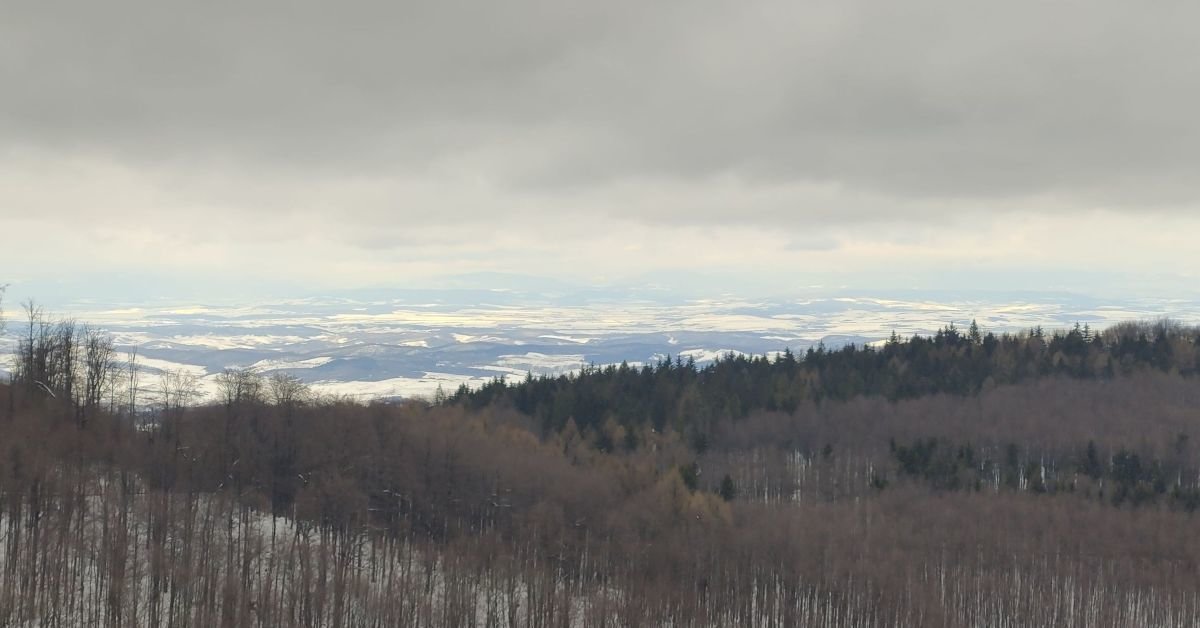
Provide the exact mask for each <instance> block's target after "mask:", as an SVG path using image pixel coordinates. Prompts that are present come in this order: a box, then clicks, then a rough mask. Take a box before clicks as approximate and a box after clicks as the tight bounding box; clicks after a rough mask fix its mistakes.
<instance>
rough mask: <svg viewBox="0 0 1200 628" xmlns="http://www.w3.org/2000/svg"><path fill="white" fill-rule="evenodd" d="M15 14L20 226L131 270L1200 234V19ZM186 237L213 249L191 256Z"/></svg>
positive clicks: (408, 12) (12, 168)
mask: <svg viewBox="0 0 1200 628" xmlns="http://www.w3.org/2000/svg"><path fill="white" fill-rule="evenodd" d="M0 14H2V15H3V18H2V19H0V170H5V169H7V170H8V171H9V176H8V178H6V177H5V176H4V173H3V172H0V183H3V184H7V185H8V186H9V189H8V191H3V190H0V218H5V219H6V220H8V221H11V220H13V219H14V218H15V217H16V216H17V215H18V214H21V215H22V216H23V219H25V220H62V221H65V222H69V223H70V224H71V225H72V228H76V227H80V228H83V229H87V228H91V229H92V230H93V231H96V232H103V231H104V229H110V231H108V232H104V234H105V235H104V237H107V238H111V239H114V241H117V242H119V243H120V244H119V245H118V244H114V245H113V248H114V250H117V249H119V247H120V246H144V247H145V248H146V251H149V252H153V251H155V250H156V249H155V247H159V248H160V249H163V250H168V249H170V250H171V252H172V253H175V254H178V255H179V256H180V259H181V260H183V261H181V262H180V263H186V262H187V261H189V260H192V259H195V258H196V257H198V256H203V255H208V256H210V257H211V256H220V255H223V253H222V247H232V246H234V244H230V242H232V241H234V240H238V239H239V238H240V240H242V241H243V243H244V242H246V241H254V242H264V241H274V242H277V243H283V244H296V245H299V244H304V245H306V246H309V247H310V248H312V249H314V250H321V242H322V241H325V242H332V243H333V245H331V246H330V247H327V248H329V249H330V250H339V251H340V250H342V249H343V248H351V249H359V250H361V251H363V252H364V255H372V254H378V253H379V252H387V251H390V252H391V253H390V254H392V255H394V256H395V257H397V258H404V259H418V258H419V259H424V260H426V261H427V262H430V263H433V261H434V260H435V257H436V253H435V252H431V250H432V249H441V250H450V251H453V255H456V256H458V258H459V259H474V258H478V257H480V256H481V255H488V254H492V255H496V256H501V255H503V252H504V251H506V250H508V251H511V250H515V249H516V248H519V247H522V246H531V244H530V243H531V242H532V241H537V242H534V244H536V245H537V246H538V247H540V250H542V251H543V252H547V254H551V253H553V252H554V250H555V247H556V246H560V247H566V246H574V245H568V244H561V245H560V241H561V242H563V243H566V242H575V243H578V242H580V241H583V240H586V239H588V238H589V237H590V235H591V234H598V233H600V232H602V231H604V230H605V229H609V230H613V229H628V228H629V225H631V224H640V225H644V226H646V227H647V228H649V229H661V228H663V226H664V225H680V226H684V227H695V228H696V229H701V230H703V229H708V228H714V227H717V228H729V227H731V226H734V225H737V226H743V227H757V228H759V229H763V230H767V231H768V232H769V231H771V230H776V229H782V230H784V231H786V233H781V234H778V238H777V240H778V242H777V246H778V248H779V250H781V251H785V252H787V251H790V252H794V253H797V254H808V253H811V254H814V255H816V254H824V253H828V254H830V255H834V254H837V252H838V251H844V250H851V249H850V248H848V242H850V241H851V240H853V239H854V237H857V235H858V234H862V233H878V232H880V231H881V230H884V229H886V230H887V231H886V239H887V240H888V241H889V242H892V243H898V245H902V244H905V243H906V242H923V241H929V242H931V244H929V245H928V247H929V248H934V247H936V246H937V242H938V240H936V238H935V236H931V235H929V233H932V232H935V231H936V233H938V234H941V235H940V236H936V237H944V238H949V239H952V240H953V239H961V238H959V237H958V235H953V234H952V235H946V233H950V232H945V233H944V232H943V231H944V229H946V228H948V226H950V227H953V226H954V225H958V227H955V228H957V229H959V231H958V232H954V233H956V234H965V233H969V231H968V230H969V229H971V228H972V227H971V225H972V224H973V223H972V222H971V221H972V220H974V219H975V218H977V217H979V216H992V217H994V216H997V215H1006V216H1007V215H1015V214H1014V212H1024V214H1029V213H1032V214H1033V215H1042V216H1051V215H1053V216H1056V217H1061V216H1064V215H1072V214H1079V215H1084V212H1089V211H1092V210H1097V209H1103V210H1107V212H1106V213H1105V214H1104V216H1108V217H1110V218H1111V221H1110V222H1111V224H1112V225H1118V224H1120V225H1124V224H1127V223H1126V222H1123V220H1124V219H1118V218H1112V216H1121V215H1122V214H1124V215H1126V216H1128V215H1133V214H1136V213H1138V212H1143V211H1146V210H1156V211H1160V212H1162V214H1163V215H1167V213H1168V212H1173V214H1172V215H1173V218H1171V219H1172V220H1177V221H1183V222H1186V221H1187V220H1190V218H1188V216H1189V215H1190V216H1194V215H1196V204H1197V201H1198V200H1200V198H1198V195H1200V188H1197V187H1196V186H1195V185H1194V180H1195V177H1196V175H1197V174H1198V172H1200V124H1197V123H1196V120H1195V112H1196V111H1197V110H1200V40H1198V39H1197V38H1196V37H1195V36H1194V32H1193V31H1194V26H1193V25H1194V24H1195V23H1197V21H1198V19H1200V5H1197V4H1196V3H1188V2H1176V1H1174V0H1166V1H1165V2H1161V3H1158V4H1156V5H1155V6H1154V7H1153V9H1151V8H1148V7H1145V6H1144V5H1139V4H1137V3H1133V2H1121V1H1116V0H1096V1H1093V2H1077V1H1068V0H1058V1H1044V0H1038V1H1035V0H1014V1H1011V2H985V1H983V0H954V1H952V0H912V1H909V2H902V3H901V2H877V1H871V0H836V1H835V0H812V1H806V2H795V1H791V0H788V1H783V0H747V1H746V2H718V1H715V0H690V1H686V2H685V1H683V0H664V1H662V2H650V3H646V2H634V1H632V0H609V1H607V2H542V1H539V0H512V1H510V2H503V3H497V2H464V1H461V0H447V1H441V2H420V3H415V2H399V1H394V2H364V1H350V2H339V3H330V2H315V1H311V0H292V1H288V2H283V1H253V2H221V1H218V2H208V3H176V2H164V1H161V0H159V1H149V0H111V1H109V2H55V1H53V0H42V1H38V2H32V1H24V0H7V1H4V2H3V5H2V9H0ZM0 187H3V186H0ZM14 190H15V191H14ZM31 214H32V218H31V216H30V215H31ZM100 215H103V216H104V217H103V218H97V216H100ZM282 215H287V216H288V220H287V221H281V220H279V217H280V216H282ZM1088 215H1091V214H1088ZM581 217H586V221H584V222H582V223H580V224H574V223H579V222H580V218H581ZM1181 217H1182V218H1181ZM1106 220H1108V218H1106ZM1105 224H1106V225H1107V224H1109V223H1105ZM1181 224H1182V223H1181ZM130 225H138V226H139V228H140V229H142V230H143V231H144V233H143V232H136V233H133V234H132V235H131V234H130V231H129V229H127V227H129V226H130ZM1110 226H1111V225H1110ZM123 227H124V228H126V229H124V230H122V228H123ZM1106 228H1109V227H1106ZM504 229H508V231H507V232H505V231H504ZM872 229H873V230H874V231H872ZM931 230H933V231H931ZM938 230H943V231H938ZM520 231H524V232H528V237H527V238H526V239H525V240H522V239H521V237H520V233H517V232H520ZM951 231H953V230H951ZM620 235H621V234H620V233H618V234H617V235H616V236H613V237H614V238H615V241H617V242H620V241H621V238H620ZM743 236H744V237H743V240H744V241H751V240H753V239H754V237H755V236H753V235H745V234H743ZM78 237H80V238H84V237H85V235H79V236H78ZM606 237H607V236H606ZM704 237H707V238H710V240H711V241H712V242H717V241H720V240H721V239H722V235H721V234H713V233H708V232H706V235H705V236H704ZM1016 240H1019V241H1016ZM184 241H188V242H198V243H202V244H203V245H204V246H205V247H207V248H205V249H204V250H202V251H197V252H194V253H192V254H189V255H191V256H190V257H189V256H185V255H184V254H183V253H182V252H179V249H180V248H181V247H180V246H179V244H178V243H180V242H184ZM597 241H599V240H597ZM773 241H774V240H773ZM1028 241H1030V240H1029V239H1028V238H1026V239H1024V240H1022V239H1021V238H1016V239H1015V243H1014V244H1013V247H1014V248H1012V249H996V250H995V251H993V252H992V255H993V256H1001V255H1003V254H1004V251H1006V250H1014V251H1015V250H1017V248H1016V247H1017V246H1018V245H1022V246H1024V245H1026V244H1027V243H1028ZM470 242H482V243H484V245H486V248H479V247H475V248H474V249H472V248H471V246H470V245H469V243H470ZM605 242H607V240H605ZM1022 242H1025V243H1026V244H1021V243H1022ZM138 243H141V244H138ZM163 243H166V244H163ZM1076 244H1077V246H1075V249H1081V247H1082V248H1086V245H1087V243H1086V242H1083V243H1082V244H1081V243H1076ZM643 245H644V243H643V242H642V241H641V240H639V241H638V242H637V243H635V244H632V245H630V246H631V247H633V248H634V249H636V248H637V247H640V246H643ZM481 246H483V245H481ZM1147 246H1149V245H1147ZM339 247H341V248H339ZM677 248H678V249H680V250H682V249H683V248H684V245H682V244H680V245H679V246H678V247H677ZM1066 248H1070V247H1066ZM113 255H114V257H115V256H116V255H117V254H116V253H114V254H113ZM580 255H582V253H580ZM245 257H247V258H253V255H251V254H248V253H246V254H245ZM663 257H664V258H671V259H674V258H677V257H678V255H675V256H673V257H672V256H667V255H666V254H664V256H663ZM1186 257H1187V255H1185V254H1177V255H1176V257H1174V258H1171V259H1168V260H1167V261H1168V262H1172V263H1179V262H1180V261H1184V262H1185V261H1187V260H1186V259H1184V258H1186ZM552 263H553V262H552ZM714 263H716V262H714ZM720 263H724V261H721V262H720ZM1114 263H1116V262H1114ZM280 264H281V265H282V264H283V262H280ZM834 266H836V264H834Z"/></svg>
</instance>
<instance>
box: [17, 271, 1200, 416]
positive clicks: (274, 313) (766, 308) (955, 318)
mask: <svg viewBox="0 0 1200 628" xmlns="http://www.w3.org/2000/svg"><path fill="white" fill-rule="evenodd" d="M441 297H444V298H439V294H437V293H435V294H432V295H431V294H429V293H428V292H422V293H421V294H417V295H407V294H406V293H403V292H398V293H396V294H395V296H394V298H379V296H378V295H370V296H364V297H362V298H359V299H354V298H346V297H338V298H324V299H323V298H309V299H294V300H280V301H276V302H265V303H257V304H227V305H221V304H201V303H170V304H160V305H155V306H146V305H138V304H125V303H111V304H105V303H97V302H88V303H83V304H68V305H66V306H63V307H61V308H53V309H54V311H55V312H56V313H58V314H60V315H64V316H70V317H72V318H75V319H76V320H79V321H85V322H88V323H91V324H94V325H98V326H101V327H103V328H105V329H106V330H108V331H109V332H111V333H112V334H113V336H114V338H115V339H116V341H117V343H118V344H119V345H120V346H121V348H122V350H126V349H130V348H133V347H136V348H137V350H138V362H139V364H140V365H141V367H142V368H143V369H144V370H145V371H146V372H147V373H148V374H149V375H150V376H151V378H154V376H155V375H156V374H157V373H161V372H164V371H176V370H182V371H184V372H187V373H189V374H192V375H194V376H195V377H197V378H198V379H199V381H200V385H201V388H202V389H203V390H204V391H211V390H212V389H213V387H214V382H213V378H214V377H215V375H216V374H217V373H219V372H221V370H222V369H224V368H226V367H250V368H253V369H256V370H258V371H261V372H263V373H271V372H285V373H289V374H292V375H295V376H296V377H299V378H301V379H302V380H304V381H306V382H309V383H310V384H313V386H314V388H316V389H317V390H318V391H321V392H324V393H335V394H341V395H353V396H356V397H360V398H376V397H394V396H401V397H411V396H431V395H433V394H434V393H435V392H436V391H437V389H438V388H439V387H441V388H442V389H443V390H446V391H452V390H453V389H455V388H457V387H458V386H459V385H461V384H467V385H478V384H480V383H482V382H485V381H487V380H489V379H492V378H495V377H500V376H503V377H508V378H513V377H524V376H525V374H526V373H533V374H535V375H543V374H545V375H558V374H564V373H570V372H573V371H576V370H578V369H579V368H581V367H583V366H585V365H587V364H611V363H619V362H628V363H630V364H646V363H653V362H655V361H657V360H661V359H664V358H666V357H668V356H670V357H672V358H674V357H675V356H682V357H683V358H684V359H687V358H689V357H690V358H693V359H695V360H696V361H697V362H698V363H704V362H707V361H710V360H713V359H715V358H717V357H718V356H722V355H725V354H727V353H730V352H733V353H739V354H755V355H764V354H765V355H772V354H774V353H776V352H779V351H782V350H784V349H785V348H790V349H791V350H793V351H796V352H800V351H803V350H805V349H807V348H808V347H810V346H813V345H815V344H817V343H819V342H823V343H824V344H825V345H826V346H830V347H836V346H839V345H842V344H846V343H851V342H853V343H859V344H866V343H878V342H880V341H882V340H884V339H886V338H887V337H888V336H890V335H891V333H892V332H893V331H895V332H896V333H898V334H900V335H910V334H914V333H921V334H929V333H932V332H934V331H936V330H937V329H938V328H940V327H943V326H945V325H947V324H950V323H954V324H956V325H959V326H960V327H965V326H966V325H968V324H969V323H970V321H971V320H972V319H975V320H977V321H978V322H979V324H980V325H981V326H982V327H983V328H984V329H985V330H994V331H1013V330H1019V329H1028V328H1030V327H1034V326H1042V327H1045V328H1049V329H1053V328H1064V327H1069V326H1071V325H1074V324H1075V323H1076V322H1079V323H1086V324H1089V325H1091V326H1092V327H1104V326H1107V325H1111V324H1112V323H1115V322H1118V321H1122V320H1130V319H1145V318H1157V317H1162V316H1169V317H1173V318H1177V319H1179V320H1181V321H1184V322H1191V323H1196V322H1200V302H1196V301H1189V300H1145V299H1142V300H1135V299H1130V300H1127V301H1121V302H1114V301H1111V300H1110V301H1099V300H1096V299H1091V298H1087V297H1081V296H1078V295H1044V296H1038V295H1034V296H1029V295H1026V296H1025V297H1024V298H1023V300H1018V299H1017V298H1015V297H1014V296H1013V295H1003V294H1000V295H996V296H992V297H988V296H982V297H981V296H979V295H971V296H969V298H968V297H964V298H943V299H941V300H935V299H931V298H924V297H921V298H918V297H915V296H912V295H907V296H905V295H901V296H896V295H883V296H871V295H831V296H828V297H821V298H816V297H812V296H806V297H804V298H792V299H772V300H767V299H759V300H754V299H744V298H734V297H728V298H721V299H704V300H677V301H671V300H667V299H646V298H602V299H600V298H555V297H547V296H545V295H537V294H519V293H511V292H503V293H500V292H488V293H479V294H471V295H463V294H459V293H455V292H453V291H447V292H445V293H444V294H442V295H441ZM9 316H10V322H9V327H10V329H9V334H8V336H7V337H3V336H0V369H3V368H6V367H7V366H8V364H9V359H8V358H7V357H6V355H5V354H8V353H11V350H12V346H13V337H12V336H13V334H15V333H16V330H17V328H18V327H19V323H18V322H17V321H15V320H13V319H15V318H16V317H17V316H19V313H18V312H13V311H10V312H9Z"/></svg>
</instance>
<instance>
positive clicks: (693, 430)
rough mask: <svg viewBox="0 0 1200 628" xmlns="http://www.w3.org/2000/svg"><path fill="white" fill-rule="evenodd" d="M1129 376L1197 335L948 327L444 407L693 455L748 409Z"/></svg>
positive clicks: (1174, 361)
mask: <svg viewBox="0 0 1200 628" xmlns="http://www.w3.org/2000/svg"><path fill="white" fill-rule="evenodd" d="M1140 370H1158V371H1163V372H1176V373H1179V374H1181V375H1185V376H1190V375H1194V374H1196V373H1197V372H1200V329H1197V328H1194V327H1185V326H1183V325H1181V324H1178V323H1175V322H1172V321H1169V320H1162V321H1157V322H1152V323H1136V322H1131V323H1124V324H1120V325H1116V326H1114V327H1112V328H1110V329H1107V330H1105V331H1103V332H1093V331H1092V330H1091V329H1090V328H1089V327H1087V326H1082V327H1081V326H1079V325H1076V326H1075V328H1074V329H1071V330H1068V331H1054V332H1052V333H1047V332H1045V331H1044V330H1043V329H1041V328H1040V327H1039V328H1035V329H1031V330H1029V331H1028V332H1023V333H1018V334H1008V333H1005V334H1000V335H997V334H994V333H991V332H988V333H986V334H985V333H983V332H981V331H980V329H979V327H978V326H977V325H976V324H975V323H974V322H972V324H971V326H970V328H969V329H968V330H967V331H966V332H965V333H964V332H962V331H960V330H959V329H958V328H956V327H955V326H954V325H950V326H948V327H946V328H944V329H942V330H939V331H938V332H937V333H936V334H935V335H933V336H931V337H923V336H919V335H916V336H913V337H911V338H907V339H900V338H898V337H897V336H896V335H895V334H893V335H892V337H891V338H890V339H889V340H888V341H887V342H886V343H884V344H883V345H882V346H881V347H878V348H877V347H874V346H870V345H868V346H858V345H854V344H850V345H847V346H845V347H842V348H838V349H828V348H826V347H824V346H823V345H818V346H816V347H812V348H809V349H808V350H807V351H806V352H804V353H803V354H802V355H795V354H793V353H792V352H791V351H790V350H788V351H784V352H783V353H781V354H779V355H777V356H775V357H774V358H768V357H766V356H746V355H735V354H729V355H726V356H724V357H722V358H720V359H718V360H716V361H714V362H713V363H711V364H708V365H706V366H704V367H702V368H701V367H697V365H696V364H695V363H694V362H693V361H692V360H691V359H688V360H687V361H684V360H682V359H680V358H676V359H675V360H674V361H672V360H671V359H670V358H667V359H664V360H662V361H660V362H658V363H656V364H653V365H645V366H641V367H633V366H629V365H628V364H625V363H622V364H620V365H608V366H603V367H599V366H589V367H586V368H584V369H582V370H581V371H580V372H578V373H572V374H568V375H560V376H557V377H552V376H543V377H532V376H528V377H526V378H525V379H524V380H523V381H515V382H510V381H505V380H503V379H496V380H494V381H492V382H491V383H489V384H487V385H484V386H482V387H481V388H478V389H471V388H468V387H466V386H463V387H461V388H459V389H458V390H457V391H456V392H455V393H454V394H453V395H452V396H451V397H450V399H449V400H450V401H451V402H452V403H459V404H463V405H465V406H466V407H469V408H482V407H486V406H489V405H494V404H511V405H512V407H514V408H516V409H517V410H519V411H520V412H522V413H525V414H528V415H530V416H533V417H536V418H537V420H538V422H539V425H540V427H541V429H542V430H543V431H544V432H545V433H552V432H558V431H561V430H562V429H564V428H565V427H566V425H567V422H568V421H571V422H573V423H574V424H575V426H576V427H578V428H579V429H581V430H585V431H596V432H599V433H602V434H603V433H605V432H611V431H612V428H611V425H610V426H609V427H607V428H606V427H605V425H606V423H615V424H617V425H619V426H621V427H623V428H625V430H626V432H625V433H626V434H627V435H632V434H636V431H631V428H637V427H639V426H643V425H650V426H653V428H654V429H657V430H663V429H665V428H666V427H668V426H669V427H671V428H672V429H674V430H675V431H677V432H681V433H687V434H688V435H689V436H690V437H691V438H692V441H693V445H694V446H696V447H697V448H699V449H703V448H704V447H705V446H706V445H707V444H708V442H709V441H710V439H711V436H712V432H713V426H714V425H715V424H716V423H717V422H719V421H721V420H724V419H734V420H736V419H741V418H744V417H746V416H748V415H749V414H751V413H753V412H756V411H782V412H787V413H791V412H794V411H795V410H796V409H797V408H798V407H800V406H801V405H802V404H804V403H806V402H822V401H846V400H850V399H853V398H855V397H863V396H866V397H871V396H879V397H883V398H886V399H889V400H892V401H896V400H901V399H914V398H918V397H923V396H927V395H933V394H941V393H945V394H954V395H972V394H976V393H979V392H980V391H982V390H985V389H989V388H995V387H997V386H1005V385H1011V384H1018V383H1021V382H1025V381H1030V380H1033V379H1038V378H1043V377H1049V376H1066V377H1073V378H1085V379H1095V378H1112V377H1115V376H1117V375H1129V374H1131V373H1134V372H1136V371H1140ZM631 437H632V436H631ZM602 438H603V437H602ZM603 445H604V446H606V447H608V446H612V447H615V446H619V445H620V443H607V442H605V443H603Z"/></svg>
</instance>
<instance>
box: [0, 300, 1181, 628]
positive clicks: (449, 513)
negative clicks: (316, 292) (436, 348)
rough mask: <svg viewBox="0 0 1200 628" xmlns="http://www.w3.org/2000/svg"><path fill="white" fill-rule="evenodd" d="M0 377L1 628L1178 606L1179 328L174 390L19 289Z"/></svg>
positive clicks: (1142, 326)
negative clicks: (498, 375)
mask: <svg viewBox="0 0 1200 628" xmlns="http://www.w3.org/2000/svg"><path fill="white" fill-rule="evenodd" d="M7 333H8V334H9V335H10V336H12V337H15V338H16V340H17V349H16V354H15V356H14V360H13V364H12V377H11V380H10V381H9V382H8V383H6V384H0V565H2V569H0V625H14V626H25V625H37V626H78V625H96V626H99V625H107V626H180V627H182V626H196V627H207V626H339V627H340V626H345V627H349V626H380V627H382V626H547V627H548V626H556V627H557V626H587V627H590V626H846V627H858V626H880V627H884V626H912V627H934V626H947V627H950V626H968V625H978V626H1113V627H1117V626H1194V625H1198V624H1200V536H1198V535H1197V534H1196V530H1197V526H1198V525H1200V519H1198V517H1200V514H1198V513H1197V509H1198V508H1200V377H1198V375H1200V330H1197V329H1195V328H1191V327H1186V326H1183V325H1179V324H1176V323H1172V322H1170V321H1156V322H1142V323H1126V324H1121V325H1117V326H1115V327H1112V328H1109V329H1104V330H1093V329H1089V328H1086V327H1076V328H1074V329H1071V330H1042V329H1033V330H1028V331H1026V332H1023V333H1017V334H994V333H990V332H988V331H985V330H980V329H979V328H978V327H977V326H976V325H974V324H972V325H971V326H970V327H969V328H968V329H966V330H965V331H964V330H962V329H959V328H955V327H954V326H949V327H947V328H945V329H943V330H941V331H939V332H938V333H937V334H936V335H934V336H932V337H918V336H914V337H905V338H901V337H895V336H894V337H893V338H891V339H890V340H888V341H887V342H886V343H883V344H882V345H880V346H868V347H861V346H858V347H856V346H846V347H830V348H825V347H815V348H813V349H810V350H807V351H804V352H803V353H795V354H793V353H792V352H790V351H785V352H783V353H781V354H779V355H775V356H771V357H769V358H768V357H751V356H741V355H729V356H727V357H725V358H722V359H720V360H718V361H716V362H715V363H711V364H707V365H703V366H698V365H696V364H693V363H689V362H683V361H680V360H673V359H664V360H662V361H660V362H657V363H654V364H649V365H628V364H623V365H612V366H594V367H589V368H586V369H583V370H582V371H581V372H578V373H575V374H571V375H564V376H561V377H543V378H535V377H528V378H526V379H524V380H523V381H503V380H496V381H494V382H492V383H491V384H488V385H486V386H483V387H482V388H480V389H477V390H471V389H466V388H464V389H460V390H458V391H454V392H452V393H450V394H439V395H438V396H437V398H435V399H433V400H431V401H428V402H427V401H406V402H397V403H383V402H379V403H372V404H361V403H356V402H353V401H350V400H347V399H340V398H335V397H321V396H317V395H314V394H312V392H311V391H310V390H309V389H308V388H307V387H306V386H305V385H304V384H303V383H302V382H300V381H299V380H296V379H294V378H292V377H289V376H286V375H273V376H270V377H264V376H263V375H260V374H258V373H256V372H253V371H251V370H246V369H230V370H227V371H226V372H224V373H222V374H221V376H220V377H219V378H218V395H217V398H216V399H215V400H212V399H210V400H208V401H206V402H205V403H203V404H198V403H196V400H197V393H198V384H197V382H196V381H195V379H194V377H190V376H188V375H187V374H186V373H182V372H163V373H155V374H153V375H151V374H150V373H148V372H145V371H143V370H139V369H138V368H137V356H136V353H133V352H127V351H126V349H124V348H118V347H116V346H115V345H114V343H113V341H112V339H111V338H110V337H108V336H107V335H106V334H104V333H103V332H102V331H100V330H97V329H94V328H89V327H88V326H86V325H83V324H79V323H75V322H72V321H69V320H60V319H56V318H54V317H52V316H50V315H48V314H45V313H43V312H41V311H40V310H38V309H37V308H36V307H34V306H32V305H31V306H29V307H27V308H26V310H25V312H23V313H22V315H21V316H20V317H19V318H18V317H14V318H13V320H10V321H9V324H8V326H7Z"/></svg>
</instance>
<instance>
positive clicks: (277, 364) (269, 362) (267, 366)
mask: <svg viewBox="0 0 1200 628" xmlns="http://www.w3.org/2000/svg"><path fill="white" fill-rule="evenodd" d="M332 361H333V358H331V357H329V356H322V357H319V358H308V359H306V360H277V359H272V358H268V359H266V360H259V361H258V362H255V363H254V364H251V365H250V368H252V369H254V370H256V371H280V370H283V369H312V368H317V367H318V366H321V365H323V364H329V363H330V362H332Z"/></svg>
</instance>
